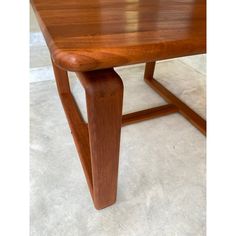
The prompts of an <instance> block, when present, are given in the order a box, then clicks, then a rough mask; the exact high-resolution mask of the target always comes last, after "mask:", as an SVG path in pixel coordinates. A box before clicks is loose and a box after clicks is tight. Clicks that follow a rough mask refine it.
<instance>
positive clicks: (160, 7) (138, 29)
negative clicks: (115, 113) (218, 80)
mask: <svg viewBox="0 0 236 236" xmlns="http://www.w3.org/2000/svg"><path fill="white" fill-rule="evenodd" d="M31 3H32V6H33V8H34V10H35V13H36V15H37V18H38V21H39V23H40V27H41V30H42V32H43V34H44V37H45V39H46V42H47V45H48V48H49V50H50V52H51V55H52V58H53V61H54V62H55V64H56V65H57V66H59V67H61V68H64V69H66V70H70V71H76V72H77V71H88V70H97V69H102V68H112V67H115V66H121V65H127V64H135V63H140V62H149V61H156V60H161V59H166V58H174V57H179V56H186V55H193V54H199V53H204V52H205V51H206V42H205V41H206V2H205V0H184V1H183V0H119V1H114V0H86V1H84V0H66V1H65V0H31Z"/></svg>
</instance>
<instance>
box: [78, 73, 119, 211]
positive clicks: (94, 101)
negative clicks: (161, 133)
mask: <svg viewBox="0 0 236 236" xmlns="http://www.w3.org/2000/svg"><path fill="white" fill-rule="evenodd" d="M78 77H79V79H80V81H81V83H82V85H83V86H84V88H85V92H86V102H87V113H88V130H89V143H90V151H91V163H92V173H93V174H92V178H93V200H94V205H95V207H96V208H97V209H102V208H104V207H107V206H109V205H111V204H113V203H114V202H115V201H116V191H117V178H118V164H119V149H120V130H121V118H122V104H123V83H122V80H121V79H120V77H119V76H118V74H116V72H115V71H114V70H113V69H107V70H100V71H95V72H94V71H90V72H83V73H82V72H81V73H78Z"/></svg>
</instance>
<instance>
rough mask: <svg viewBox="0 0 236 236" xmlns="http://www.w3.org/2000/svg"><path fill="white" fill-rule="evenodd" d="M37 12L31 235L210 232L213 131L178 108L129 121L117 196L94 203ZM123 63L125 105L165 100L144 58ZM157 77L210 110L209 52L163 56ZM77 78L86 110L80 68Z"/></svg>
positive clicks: (32, 72) (193, 104) (197, 105)
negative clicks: (148, 77)
mask: <svg viewBox="0 0 236 236" xmlns="http://www.w3.org/2000/svg"><path fill="white" fill-rule="evenodd" d="M31 17H32V20H31V44H30V46H31V68H30V80H31V81H30V82H31V86H30V88H31V89H30V94H31V95H30V96H31V99H30V108H31V110H30V113H31V117H30V126H31V130H30V134H31V141H30V150H31V163H30V174H31V178H30V182H31V193H30V195H31V207H30V211H31V218H30V222H31V235H32V236H33V235H34V236H44V235H45V236H55V235H56V236H77V235H82V236H87V235H88V236H123V235H124V236H126V235H127V236H132V235H134V236H144V235H150V236H152V235H153V236H154V235H155V236H156V235H157V236H191V235H192V236H203V235H205V230H206V229H205V207H206V202H205V197H206V196H205V195H206V193H205V146H206V144H205V137H204V136H203V135H202V134H201V133H200V132H199V131H198V130H196V129H195V128H194V127H193V126H192V125H190V124H189V123H188V122H187V121H186V120H185V119H184V118H183V117H182V116H180V115H178V114H173V115H169V116H166V117H161V118H157V119H153V120H150V121H146V122H142V123H138V124H135V125H130V126H127V127H124V128H122V134H121V150H120V167H119V184H118V196H117V203H116V204H115V205H113V206H111V207H109V208H106V209H104V210H101V211H97V210H95V209H94V207H93V204H92V201H91V198H90V195H89V191H88V187H87V184H86V180H85V177H84V174H83V170H82V167H81V164H80V161H79V159H78V155H77V152H76V149H75V146H74V143H73V140H72V136H71V134H70V130H69V126H68V124H67V121H66V118H65V115H64V112H63V109H62V106H61V103H60V100H59V97H58V95H57V91H56V86H55V81H54V79H53V78H54V77H53V74H52V68H51V66H50V59H49V55H48V51H47V49H46V46H45V42H44V40H43V38H42V35H41V33H40V31H39V29H38V27H37V24H36V23H35V21H34V16H33V15H32V16H31ZM116 70H117V72H118V73H119V74H120V76H121V77H122V80H123V82H124V86H125V94H124V95H125V97H124V111H123V112H124V113H127V112H132V111H136V110H140V109H144V108H149V107H153V106H156V105H161V104H165V102H164V101H163V100H162V99H161V98H160V97H159V96H158V95H156V93H154V92H153V91H152V90H151V89H150V88H148V87H147V86H146V85H145V83H144V82H143V80H142V76H143V70H144V65H142V64H141V65H136V66H132V67H128V68H127V67H123V68H117V69H116ZM155 78H156V79H158V80H159V81H160V82H161V83H163V84H164V85H165V86H166V87H168V88H169V89H170V90H171V91H172V92H173V93H175V94H176V95H177V96H178V97H180V98H181V99H182V100H184V101H185V102H186V103H188V104H190V105H191V107H192V108H194V109H195V110H196V111H197V112H199V114H201V115H202V116H203V117H205V55H200V56H195V57H186V58H180V59H175V60H170V61H164V62H158V63H157V65H156V70H155ZM70 82H71V87H72V90H73V93H74V94H75V97H76V100H77V102H78V104H79V105H80V107H81V110H82V112H83V115H84V117H85V118H86V107H85V99H84V92H83V90H82V88H81V85H80V83H79V82H78V79H77V78H76V77H75V75H74V74H72V73H71V74H70Z"/></svg>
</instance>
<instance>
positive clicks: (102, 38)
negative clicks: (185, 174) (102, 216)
mask: <svg viewBox="0 0 236 236" xmlns="http://www.w3.org/2000/svg"><path fill="white" fill-rule="evenodd" d="M32 6H33V8H34V11H35V14H36V16H37V19H38V21H39V24H40V27H41V30H42V32H43V35H44V37H45V40H46V42H47V45H48V48H49V50H50V53H51V58H52V64H53V68H54V73H55V78H56V83H57V88H58V92H59V95H60V98H61V101H62V104H63V107H64V110H65V113H66V116H67V119H68V122H69V125H70V128H71V132H72V135H73V138H74V141H75V145H76V148H77V150H78V152H79V156H80V160H81V163H82V166H83V169H84V172H85V176H86V179H87V183H88V186H89V189H90V193H91V196H92V199H93V202H94V205H95V207H96V208H97V209H102V208H104V207H107V206H109V205H111V204H113V203H114V202H115V201H116V193H117V177H118V164H119V146H120V131H121V126H123V125H127V124H131V123H134V122H138V121H141V120H146V119H149V118H153V117H158V116H162V115H167V114H170V113H174V112H179V113H181V114H182V115H183V116H184V117H185V118H187V119H188V120H189V121H190V122H191V123H192V124H193V125H194V126H195V127H196V128H198V129H199V130H200V131H201V132H202V133H203V134H205V133H206V122H205V120H204V119H202V118H201V117H200V116H199V115H198V114H196V113H195V112H194V111H193V110H192V109H190V108H189V107H188V106H187V105H186V104H184V103H183V102H182V101H181V100H179V99H178V98H177V97H176V96H174V95H173V94H172V93H171V92H170V91H168V90H167V89H166V88H165V87H164V86H163V85H161V84H160V83H159V82H157V81H156V80H155V79H153V72H154V67H155V61H157V60H162V59H167V58H175V57H180V56H187V55H194V54H200V53H205V51H206V2H205V0H117V1H114V0H32ZM143 62H146V68H145V73H144V80H145V82H147V84H148V85H150V86H151V87H152V88H153V89H154V90H155V91H156V92H158V93H159V94H160V95H161V96H162V97H163V98H164V99H165V100H166V101H167V102H168V104H167V105H164V106H161V107H155V108H151V109H148V110H144V111H139V112H135V113H131V114H126V115H122V100H123V83H122V80H121V78H120V76H119V75H118V74H117V73H116V72H115V71H114V69H113V67H117V66H123V65H128V64H135V63H143ZM67 71H74V72H76V74H77V75H78V78H79V80H80V81H81V83H82V85H83V87H84V89H85V92H86V102H87V113H88V124H87V123H86V122H85V121H84V120H83V117H82V115H81V113H80V111H79V109H78V107H77V104H76V102H75V100H74V98H73V96H72V94H71V91H70V86H69V81H68V75H67ZM186 79H187V78H186Z"/></svg>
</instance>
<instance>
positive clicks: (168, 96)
mask: <svg viewBox="0 0 236 236" xmlns="http://www.w3.org/2000/svg"><path fill="white" fill-rule="evenodd" d="M154 69H155V62H151V63H147V64H146V68H145V73H144V80H145V82H146V83H147V84H148V85H149V86H150V87H151V88H153V89H154V90H155V91H156V92H157V93H158V94H159V95H161V96H162V97H163V98H164V99H165V100H166V101H167V102H169V103H171V104H174V105H175V106H176V107H178V110H179V112H180V113H181V114H182V115H183V116H184V117H185V118H186V119H187V120H188V121H190V122H191V123H192V124H193V125H194V126H195V127H196V128H197V129H199V130H200V131H201V132H202V133H203V134H204V135H206V121H205V120H204V119H203V118H202V117H201V116H199V115H198V114H197V113H196V112H195V111H193V110H192V109H191V108H190V107H189V106H187V105H186V104H185V103H184V102H182V101H181V100H180V99H179V98H177V97H176V96H175V95H174V94H172V93H171V92H170V91H169V90H168V89H166V88H165V87H164V86H163V85H162V84H160V83H159V82H158V81H156V80H155V79H154V78H153V73H154Z"/></svg>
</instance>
